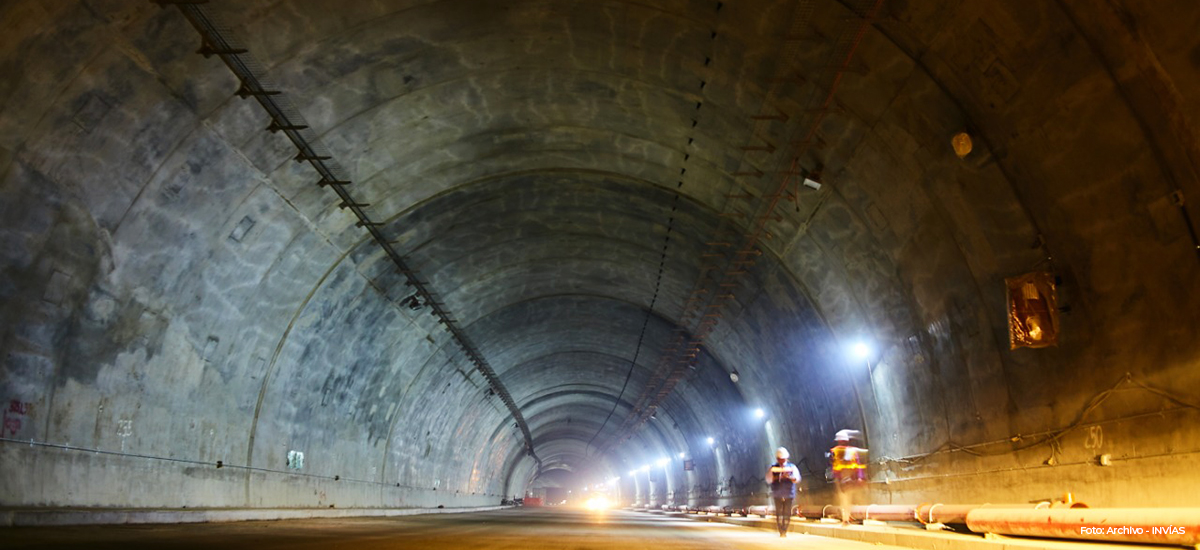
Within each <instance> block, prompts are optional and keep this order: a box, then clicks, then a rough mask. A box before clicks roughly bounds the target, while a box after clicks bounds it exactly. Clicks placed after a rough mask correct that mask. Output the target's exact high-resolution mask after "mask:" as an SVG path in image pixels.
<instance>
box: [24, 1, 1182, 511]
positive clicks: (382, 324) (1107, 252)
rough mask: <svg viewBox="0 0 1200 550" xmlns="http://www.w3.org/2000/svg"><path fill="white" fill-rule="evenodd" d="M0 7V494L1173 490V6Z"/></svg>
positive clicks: (1108, 494)
mask: <svg viewBox="0 0 1200 550" xmlns="http://www.w3.org/2000/svg"><path fill="white" fill-rule="evenodd" d="M197 14H199V15H197ZM197 17H202V18H203V20H204V21H213V22H219V23H220V25H219V26H214V27H213V28H212V29H209V30H207V31H206V30H205V29H202V28H200V27H199V26H197V23H196V21H198V20H199V19H197ZM0 28H2V29H3V30H4V32H3V33H0V44H2V46H0V72H2V73H3V74H4V75H5V79H4V80H3V81H0V98H2V101H0V243H3V244H2V245H0V312H2V314H3V319H4V321H3V324H2V326H0V345H2V346H3V352H4V353H3V358H2V360H3V369H2V370H0V388H3V394H0V399H3V408H4V411H5V412H4V427H3V434H2V436H3V437H2V441H3V443H2V444H0V464H3V465H4V467H3V468H2V469H0V487H3V490H0V505H3V506H9V507H24V508H56V507H75V508H80V507H82V508H90V507H98V508H106V507H119V508H181V507H192V508H326V507H332V506H336V507H338V508H392V507H433V506H439V505H441V506H446V507H463V506H476V505H482V504H490V503H495V502H497V501H498V499H501V498H509V497H513V496H521V495H525V494H527V493H529V492H530V491H533V490H535V489H545V488H553V489H555V490H558V491H561V490H573V491H580V490H581V488H582V487H585V486H589V485H593V484H597V483H606V482H607V483H609V488H610V490H611V491H612V492H613V493H615V494H616V495H619V498H620V499H621V500H622V501H624V502H626V503H633V502H640V503H646V504H664V503H675V504H690V505H710V504H716V505H726V504H745V503H760V502H761V501H763V499H764V498H765V494H766V493H765V491H766V488H765V485H764V484H763V482H762V471H763V469H764V467H765V466H766V465H767V464H768V463H770V462H771V461H772V459H773V456H774V454H773V452H774V449H775V448H776V447H779V446H786V447H787V448H789V449H790V450H791V453H792V461H793V462H795V463H796V464H797V465H798V467H799V468H800V470H801V472H802V474H803V476H804V481H803V483H802V486H803V488H804V490H805V491H806V493H805V496H804V497H802V498H808V499H811V500H813V501H814V502H823V501H824V500H825V499H827V498H828V497H829V495H830V494H831V491H832V489H831V484H830V482H829V479H828V477H827V472H826V467H827V465H828V458H827V457H826V452H827V451H828V449H829V448H830V447H831V446H832V445H833V436H834V433H835V432H837V431H838V430H841V429H855V430H860V431H861V432H862V434H863V436H862V438H861V441H860V444H861V445H862V446H864V447H867V448H869V449H870V457H871V458H870V465H869V468H868V475H869V484H868V487H869V499H870V501H871V502H882V503H892V502H895V503H919V502H1028V501H1031V500H1037V499H1042V498H1048V497H1057V496H1058V495H1061V494H1063V493H1067V492H1071V493H1073V494H1074V495H1075V497H1076V498H1078V499H1080V500H1084V501H1087V502H1088V503H1090V504H1093V505H1100V506H1113V505H1118V504H1121V505H1131V506H1152V505H1154V506H1164V505H1183V504H1186V503H1189V502H1194V495H1195V492H1196V490H1197V489H1200V474H1198V473H1197V469H1196V468H1195V467H1194V465H1195V464H1196V457H1197V453H1200V422H1198V420H1200V415H1198V412H1200V411H1198V406H1200V392H1198V391H1197V388H1200V313H1198V312H1200V292H1198V291H1197V289H1198V288H1200V248H1198V247H1200V244H1198V242H1197V237H1196V229H1195V224H1196V223H1197V220H1196V216H1197V209H1196V207H1195V206H1194V204H1195V200H1196V199H1197V198H1200V177H1198V175H1200V140H1198V138H1197V136H1198V129H1200V126H1198V125H1200V70H1198V69H1200V34H1197V33H1195V29H1196V28H1200V8H1198V7H1197V6H1196V5H1195V4H1194V3H1192V2H1187V1H1184V0H1173V1H1167V2H1145V1H1141V0H1120V1H1113V2H1106V3H1098V2H1086V1H1083V0H1058V1H1055V2H1040V3H1028V2H987V3H984V2H978V3H975V2H970V3H960V2H952V1H948V0H866V1H863V0H795V1H787V2H776V1H766V0H737V1H726V2H717V1H713V0H663V1H656V2H633V1H628V0H598V1H594V2H564V1H557V0H513V1H507V2H485V1H478V0H436V1H417V0H395V1H391V0H389V1H380V2H370V3H366V2H333V1H326V0H312V1H305V2H290V1H266V0H254V1H248V2H225V1H218V0H213V1H212V2H209V3H207V4H204V5H200V6H197V5H192V4H188V3H186V2H185V3H183V4H180V5H176V4H174V3H171V2H165V3H162V5H160V4H158V3H152V2H125V1H116V0H80V1H72V2H35V1H27V0H21V1H10V2H4V3H3V4H0ZM210 31H211V32H216V33H217V34H216V35H215V36H218V37H220V40H216V39H214V38H213V36H214V35H212V34H208V35H206V34H204V33H205V32H210ZM231 45H236V46H237V47H236V48H235V47H233V46H231ZM198 48H199V50H198ZM198 53H202V54H204V55H198ZM251 59H253V60H254V62H253V63H250V61H249V60H251ZM231 63H234V64H241V65H242V66H243V68H245V69H246V70H248V71H250V72H251V73H253V74H254V75H256V76H257V77H258V78H260V79H261V83H264V85H265V83H268V82H269V83H270V85H271V86H272V88H271V89H270V90H267V89H265V88H255V87H254V86H253V85H248V84H247V80H246V79H245V78H243V76H241V75H239V74H238V73H237V72H236V71H235V70H231V67H230V64H231ZM239 92H240V93H239ZM276 92H278V93H276ZM284 101H286V102H287V105H290V106H292V107H293V108H294V112H295V114H297V115H298V116H302V118H303V120H304V121H305V126H306V127H305V128H304V129H303V130H301V129H298V127H297V128H290V127H282V128H281V127H280V120H279V119H278V118H273V117H275V115H272V114H271V113H270V112H269V110H268V108H267V107H266V106H267V105H271V104H272V102H284ZM292 120H293V121H295V120H299V118H294V119H292ZM268 126H272V127H273V128H272V129H271V130H268ZM956 136H967V137H968V138H969V140H970V143H971V147H970V151H969V152H963V150H962V149H960V150H958V151H956V147H961V146H962V145H963V141H962V138H961V137H956ZM297 137H299V138H302V139H304V140H307V142H310V143H319V144H320V146H321V148H322V149H320V150H321V151H325V152H327V155H319V156H321V157H322V158H321V159H313V158H305V154H306V153H305V150H303V149H298V146H297V145H296V141H295V139H296V138H297ZM960 153H961V154H960ZM325 156H327V157H328V159H324V157H325ZM324 162H329V163H337V166H338V170H340V172H339V174H340V177H344V178H345V179H344V180H341V179H339V180H338V181H337V182H330V181H327V180H324V179H323V178H324V176H323V175H322V173H321V172H320V168H319V167H318V165H321V163H324ZM343 193H344V195H343ZM347 197H351V198H352V200H351V199H347ZM1188 199H1192V200H1191V201H1189V200H1188ZM358 213H362V214H363V215H365V216H369V218H363V217H359V216H358ZM368 222H369V223H368ZM397 258H399V259H400V263H397ZM1026 274H1039V275H1040V276H1041V278H1040V279H1038V280H1039V281H1042V286H1040V287H1038V288H1040V289H1042V290H1045V289H1046V288H1050V291H1049V292H1043V294H1040V295H1039V296H1041V297H1042V298H1045V300H1043V301H1046V302H1048V304H1049V305H1048V306H1047V308H1046V309H1045V311H1041V313H1040V315H1042V317H1040V318H1041V319H1043V320H1045V324H1044V325H1039V326H1038V327H1037V328H1036V330H1037V331H1041V332H1038V333H1037V334H1035V335H1034V336H1038V337H1039V338H1035V340H1037V342H1035V344H1036V345H1035V346H1033V347H1029V346H1015V345H1014V340H1013V335H1012V332H1013V330H1014V329H1013V328H1012V327H1013V326H1014V325H1016V326H1022V325H1021V320H1020V319H1018V320H1017V321H1013V320H1012V319H1011V318H1010V317H1011V316H1012V312H1013V311H1014V309H1013V308H1014V307H1015V306H1014V304H1015V303H1016V302H1017V301H1018V300H1017V299H1018V298H1021V297H1025V298H1029V296H1028V295H1022V293H1021V292H1022V291H1021V289H1022V288H1029V287H1020V286H1018V287H1013V288H1016V289H1017V290H1015V291H1013V290H1010V286H1009V285H1008V283H1007V282H1006V281H1009V280H1012V279H1014V278H1017V277H1020V276H1023V275H1026ZM859 352H860V353H859Z"/></svg>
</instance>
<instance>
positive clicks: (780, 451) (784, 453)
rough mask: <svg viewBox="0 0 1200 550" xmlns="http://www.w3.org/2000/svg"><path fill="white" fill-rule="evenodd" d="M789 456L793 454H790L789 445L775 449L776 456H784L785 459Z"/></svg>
mask: <svg viewBox="0 0 1200 550" xmlns="http://www.w3.org/2000/svg"><path fill="white" fill-rule="evenodd" d="M789 456H791V455H790V454H788V450H787V447H780V448H778V449H775V458H782V459H784V460H787V458H788V457H789Z"/></svg>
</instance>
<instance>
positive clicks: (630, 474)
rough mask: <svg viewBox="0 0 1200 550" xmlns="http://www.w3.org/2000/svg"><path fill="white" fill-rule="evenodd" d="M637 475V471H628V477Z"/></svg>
mask: <svg viewBox="0 0 1200 550" xmlns="http://www.w3.org/2000/svg"><path fill="white" fill-rule="evenodd" d="M635 475H637V470H629V477H633V476H635Z"/></svg>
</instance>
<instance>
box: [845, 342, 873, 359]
mask: <svg viewBox="0 0 1200 550" xmlns="http://www.w3.org/2000/svg"><path fill="white" fill-rule="evenodd" d="M850 352H851V353H853V354H854V356H855V357H857V358H858V359H866V358H868V357H870V356H871V346H869V345H867V343H866V342H864V341H862V340H859V341H857V342H855V343H854V345H852V346H850Z"/></svg>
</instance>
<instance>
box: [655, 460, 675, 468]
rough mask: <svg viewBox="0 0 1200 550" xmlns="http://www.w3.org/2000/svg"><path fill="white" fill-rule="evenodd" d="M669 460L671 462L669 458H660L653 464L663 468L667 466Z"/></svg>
mask: <svg viewBox="0 0 1200 550" xmlns="http://www.w3.org/2000/svg"><path fill="white" fill-rule="evenodd" d="M670 462H671V459H669V458H660V459H658V462H656V463H655V464H658V467H659V468H665V467H666V466H667V464H668V463H670Z"/></svg>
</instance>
